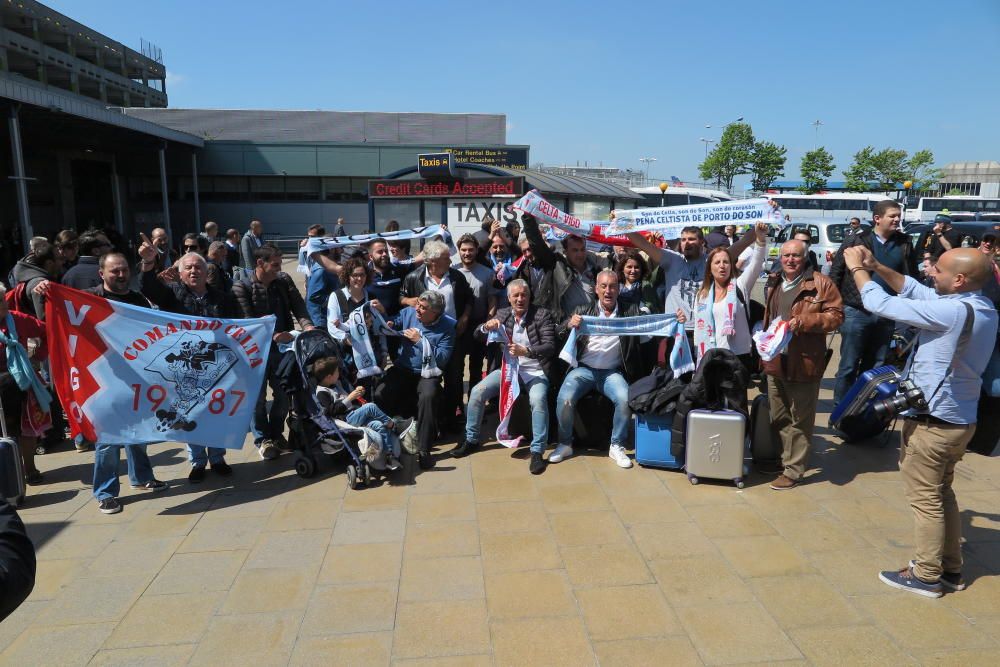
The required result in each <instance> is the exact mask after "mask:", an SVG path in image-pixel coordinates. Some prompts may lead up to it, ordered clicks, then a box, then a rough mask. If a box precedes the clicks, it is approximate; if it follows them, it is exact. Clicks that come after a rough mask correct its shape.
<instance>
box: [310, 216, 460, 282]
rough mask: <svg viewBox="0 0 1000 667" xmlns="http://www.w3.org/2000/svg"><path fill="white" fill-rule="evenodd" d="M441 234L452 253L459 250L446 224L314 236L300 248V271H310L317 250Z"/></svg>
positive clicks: (423, 237) (323, 250) (427, 237)
mask: <svg viewBox="0 0 1000 667" xmlns="http://www.w3.org/2000/svg"><path fill="white" fill-rule="evenodd" d="M434 236H440V237H441V239H442V240H443V241H444V242H445V244H447V246H448V248H449V249H450V250H451V253H452V254H454V253H456V252H458V251H457V250H456V249H455V244H454V243H453V242H452V239H451V232H449V231H448V228H447V227H445V226H444V225H431V226H429V227H414V228H413V229H401V230H399V231H398V232H376V233H373V234H351V235H350V236H324V237H319V236H313V237H311V238H309V239H307V242H306V244H305V246H303V247H302V248H301V249H300V250H299V267H298V270H299V272H300V273H305V274H308V273H309V262H311V261H312V260H311V259H310V258H311V257H312V256H313V255H314V254H315V253H317V252H325V251H327V250H332V249H333V248H343V247H345V246H351V245H365V244H366V243H371V242H372V241H376V240H379V239H381V240H383V241H407V240H409V239H429V238H432V237H434Z"/></svg>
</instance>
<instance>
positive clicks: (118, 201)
mask: <svg viewBox="0 0 1000 667" xmlns="http://www.w3.org/2000/svg"><path fill="white" fill-rule="evenodd" d="M111 198H112V199H113V200H114V203H115V229H117V230H118V233H119V234H124V233H125V216H124V215H122V189H121V182H120V181H119V179H118V156H116V155H112V156H111Z"/></svg>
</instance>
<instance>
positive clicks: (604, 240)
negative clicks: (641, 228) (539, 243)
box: [511, 190, 632, 250]
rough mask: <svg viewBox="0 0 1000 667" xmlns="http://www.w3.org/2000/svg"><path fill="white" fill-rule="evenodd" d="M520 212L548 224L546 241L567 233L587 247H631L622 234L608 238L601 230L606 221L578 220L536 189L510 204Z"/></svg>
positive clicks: (555, 239) (558, 239) (560, 238)
mask: <svg viewBox="0 0 1000 667" xmlns="http://www.w3.org/2000/svg"><path fill="white" fill-rule="evenodd" d="M511 208H514V209H516V210H518V211H521V212H522V213H527V214H528V215H531V216H534V217H535V218H538V219H539V220H541V221H542V222H544V223H545V224H547V225H549V232H548V233H547V234H546V236H547V240H548V241H561V240H562V239H563V238H565V237H566V235H567V234H573V235H574V236H580V237H582V238H584V239H585V240H586V241H587V244H588V249H598V250H599V249H601V248H603V247H604V246H611V245H620V246H628V247H631V246H632V243H631V242H630V241H629V240H628V239H626V238H625V237H624V236H618V237H615V238H609V237H608V236H606V235H605V234H606V232H604V231H603V229H604V227H605V226H607V224H608V223H606V222H594V221H592V220H580V218H577V217H576V216H572V215H570V214H569V213H566V212H564V211H561V210H559V209H558V208H556V207H555V206H553V205H552V204H550V203H549V202H547V201H546V200H545V198H544V197H542V195H540V194H538V190H532V191H531V192H529V193H528V194H526V195H524V196H523V197H521V198H520V199H518V200H517V201H516V202H514V203H513V204H512V205H511Z"/></svg>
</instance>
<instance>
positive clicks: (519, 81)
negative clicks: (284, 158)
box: [46, 0, 1000, 183]
mask: <svg viewBox="0 0 1000 667" xmlns="http://www.w3.org/2000/svg"><path fill="white" fill-rule="evenodd" d="M46 4H48V5H49V6H51V7H53V8H54V9H56V10H57V11H60V12H62V13H64V14H66V15H68V16H69V17H71V18H73V19H75V20H77V21H80V22H81V23H83V24H85V25H87V26H89V27H91V28H93V29H95V30H98V31H100V32H102V33H104V34H105V35H108V36H109V37H111V38H113V39H115V40H117V41H119V42H121V43H123V44H125V45H126V46H130V47H132V48H135V49H138V48H139V39H140V37H141V38H144V39H146V40H148V41H151V42H153V43H154V44H156V45H157V46H159V47H160V48H161V49H162V51H163V58H164V63H165V65H166V67H167V73H168V74H167V76H168V81H167V94H168V96H169V106H171V107H176V108H230V109H232V108H241V109H242V108H267V109H323V110H331V111H416V112H442V113H466V112H468V113H502V114H506V116H507V124H508V131H507V142H508V143H511V144H528V145H530V146H531V153H530V159H531V163H532V164H537V163H544V164H546V165H555V164H570V165H572V164H576V163H577V162H579V163H580V164H581V165H582V164H584V162H586V163H588V164H590V165H592V166H594V165H599V164H603V165H604V166H614V167H618V168H620V169H632V170H641V169H643V168H644V166H643V164H642V163H641V162H640V160H639V158H641V157H655V158H657V159H656V162H653V163H651V165H650V175H651V177H654V178H658V179H668V178H669V177H670V176H678V177H679V178H680V179H681V180H685V181H696V180H699V179H698V163H699V162H700V161H701V160H702V159H703V157H704V154H705V144H704V143H702V142H701V141H700V139H701V138H703V137H704V138H706V139H718V137H719V135H720V134H721V130H720V129H718V128H720V127H721V126H723V125H725V124H726V123H728V122H731V121H733V120H735V119H736V118H738V117H740V116H743V117H744V119H745V121H746V122H748V123H750V124H751V126H752V127H753V131H754V134H755V135H756V136H757V138H758V139H765V140H769V141H773V142H775V143H778V144H781V145H784V146H786V147H787V148H788V162H787V163H786V168H785V177H786V178H789V179H797V178H798V177H799V165H800V161H801V158H802V154H803V153H804V152H806V151H808V150H811V149H813V148H814V147H815V145H816V142H817V132H816V129H815V128H814V127H813V125H812V123H813V121H815V120H820V121H822V123H823V124H822V125H821V126H820V127H819V131H818V143H819V145H822V146H825V147H826V148H827V149H828V150H829V151H830V152H831V153H833V155H834V157H835V160H836V164H837V170H836V171H835V172H834V176H833V180H837V179H838V178H841V177H842V175H841V171H842V170H844V169H846V168H847V167H848V166H849V164H850V162H851V159H852V156H853V154H854V153H855V152H856V151H858V150H859V149H861V148H863V147H864V146H866V145H872V146H874V147H876V148H877V149H878V148H884V147H890V146H891V147H893V148H902V149H905V150H907V151H909V152H911V153H912V152H913V151H916V150H919V149H922V148H929V149H931V150H932V151H933V152H934V156H935V158H936V164H937V165H938V166H943V165H944V164H946V163H949V162H955V161H966V160H970V161H971V160H1000V126H998V121H997V119H998V117H1000V114H998V111H1000V0H949V1H948V2H941V1H940V0H935V1H930V0H909V1H908V2H885V1H884V0H840V1H839V2H829V3H822V5H821V3H813V2H803V1H802V0H770V1H769V2H767V3H758V2H745V1H735V0H716V1H715V2H704V1H702V2H694V1H688V2H676V1H672V0H659V2H623V1H618V2H594V1H590V0H586V1H578V2H569V1H563V2H554V1H547V0H536V1H535V2H533V3H496V2H493V3H484V2H464V3H462V2H453V1H451V0H436V1H433V2H426V3H417V2H412V1H411V2H397V1H395V0H381V1H379V2H358V1H357V0H354V1H351V2H345V1H343V0H327V1H314V0H291V1H288V2H285V3H275V2H273V1H264V0H242V1H240V2H235V1H222V0H208V1H206V0H201V1H199V2H194V1H191V0H169V1H167V0H141V1H136V0H127V1H126V0H48V1H47V2H46ZM821 6H822V7H823V8H820V7H821ZM762 7H763V8H764V9H763V10H762V9H761V8H762ZM705 125H712V126H713V127H712V128H705ZM737 182H738V183H739V181H737Z"/></svg>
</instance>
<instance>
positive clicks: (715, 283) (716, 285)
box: [677, 222, 767, 367]
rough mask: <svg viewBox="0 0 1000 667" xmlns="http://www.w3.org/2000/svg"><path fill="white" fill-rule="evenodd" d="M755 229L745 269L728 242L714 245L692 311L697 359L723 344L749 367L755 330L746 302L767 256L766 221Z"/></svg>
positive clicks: (721, 346)
mask: <svg viewBox="0 0 1000 667" xmlns="http://www.w3.org/2000/svg"><path fill="white" fill-rule="evenodd" d="M753 233H754V234H755V235H756V237H757V240H756V242H755V244H754V246H753V255H752V256H751V258H750V261H749V262H748V263H747V265H746V267H745V270H744V271H743V272H742V273H740V272H739V271H737V270H736V268H735V267H734V266H733V260H732V257H730V255H729V248H728V247H727V246H720V247H718V248H713V249H712V250H711V251H710V252H709V253H708V256H707V257H706V261H705V279H704V281H703V282H702V284H701V289H700V290H698V295H697V297H696V299H695V305H694V311H693V313H694V314H693V315H692V317H694V318H695V324H694V347H695V355H696V358H697V360H698V361H701V358H702V356H704V354H705V352H707V351H708V350H711V349H712V348H721V349H724V350H729V351H730V352H732V353H733V354H735V355H736V356H738V357H740V358H741V360H742V361H743V362H744V364H747V365H748V367H749V360H750V359H749V355H750V348H751V346H752V345H753V339H752V338H751V336H752V334H753V332H752V331H750V324H749V323H748V321H749V317H748V316H747V311H746V307H747V306H746V305H745V304H749V303H750V293H751V291H752V290H753V286H754V282H755V281H756V280H757V277H758V276H759V275H760V272H761V269H762V268H763V267H764V260H765V259H767V225H766V224H765V223H763V222H758V223H757V225H756V226H755V227H754V230H753ZM734 278H735V280H734ZM737 290H739V294H737ZM740 297H742V298H740ZM677 319H678V320H680V321H681V322H684V321H686V318H685V316H684V313H683V311H681V310H678V311H677Z"/></svg>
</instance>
